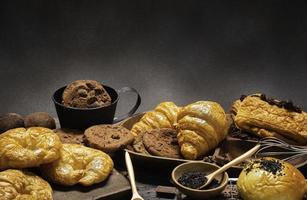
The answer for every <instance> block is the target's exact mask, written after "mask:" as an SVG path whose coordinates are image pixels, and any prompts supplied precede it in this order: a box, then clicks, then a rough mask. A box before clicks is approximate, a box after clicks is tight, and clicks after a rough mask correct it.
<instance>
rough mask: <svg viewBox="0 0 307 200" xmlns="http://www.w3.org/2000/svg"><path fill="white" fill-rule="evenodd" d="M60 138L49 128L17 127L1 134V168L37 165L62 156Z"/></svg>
mask: <svg viewBox="0 0 307 200" xmlns="http://www.w3.org/2000/svg"><path fill="white" fill-rule="evenodd" d="M61 147H62V143H61V141H60V138H59V137H58V136H57V135H56V134H55V133H54V132H53V131H52V130H51V129H48V128H42V127H32V128H28V129H25V128H15V129H10V130H8V131H6V132H4V133H2V134H1V135H0V155H1V156H0V169H8V168H27V167H36V166H39V165H41V164H44V163H50V162H53V161H54V160H56V159H58V158H59V157H60V149H61Z"/></svg>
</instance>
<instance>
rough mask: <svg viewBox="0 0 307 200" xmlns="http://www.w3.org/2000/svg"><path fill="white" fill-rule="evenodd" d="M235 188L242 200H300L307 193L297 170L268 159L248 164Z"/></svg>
mask: <svg viewBox="0 0 307 200" xmlns="http://www.w3.org/2000/svg"><path fill="white" fill-rule="evenodd" d="M237 187H238V191H239V194H240V196H241V197H242V198H243V199H244V200H277V199H278V200H302V199H303V197H304V194H305V192H307V184H306V182H305V177H304V175H303V174H302V173H301V172H300V171H299V170H298V169H296V168H295V167H294V166H292V165H291V164H289V163H287V162H284V161H281V160H278V159H275V158H268V157H266V158H261V159H257V160H254V161H253V162H251V163H250V164H248V165H247V166H246V167H245V168H244V169H243V170H242V172H241V174H240V176H239V178H238V181H237Z"/></svg>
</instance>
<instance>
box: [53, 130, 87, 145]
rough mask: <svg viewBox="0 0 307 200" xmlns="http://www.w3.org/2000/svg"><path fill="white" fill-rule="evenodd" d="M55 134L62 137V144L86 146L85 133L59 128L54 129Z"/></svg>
mask: <svg viewBox="0 0 307 200" xmlns="http://www.w3.org/2000/svg"><path fill="white" fill-rule="evenodd" d="M53 132H55V133H56V134H57V135H58V136H59V137H60V140H61V142H62V143H69V144H81V145H84V134H83V131H79V130H73V129H66V128H59V129H54V130H53Z"/></svg>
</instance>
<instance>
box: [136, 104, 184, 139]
mask: <svg viewBox="0 0 307 200" xmlns="http://www.w3.org/2000/svg"><path fill="white" fill-rule="evenodd" d="M178 111H179V107H177V106H176V105H175V104H174V103H173V102H162V103H160V104H159V105H158V106H157V107H156V108H155V109H154V110H153V111H149V112H147V113H146V114H145V115H144V116H143V117H142V118H141V120H140V121H139V122H137V123H136V124H135V125H134V126H133V127H132V129H131V133H132V134H133V135H135V136H137V135H138V134H139V133H141V132H145V131H150V130H152V129H156V128H172V127H173V124H174V123H176V121H177V114H178Z"/></svg>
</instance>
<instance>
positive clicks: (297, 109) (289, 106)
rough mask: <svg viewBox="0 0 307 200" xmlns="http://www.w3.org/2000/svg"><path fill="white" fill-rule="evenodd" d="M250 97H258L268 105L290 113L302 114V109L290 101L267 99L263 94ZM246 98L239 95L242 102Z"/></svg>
mask: <svg viewBox="0 0 307 200" xmlns="http://www.w3.org/2000/svg"><path fill="white" fill-rule="evenodd" d="M251 96H252V97H259V98H260V99H261V100H262V101H266V102H268V103H269V104H270V105H276V106H277V107H279V108H284V109H286V110H288V111H291V112H297V113H302V109H301V108H300V107H298V106H295V105H293V102H292V101H290V100H289V101H279V100H277V99H273V98H268V97H266V95H265V94H261V95H260V96H259V95H251ZM246 97H247V96H246V95H241V97H240V100H241V101H243V100H244V99H245V98H246Z"/></svg>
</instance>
